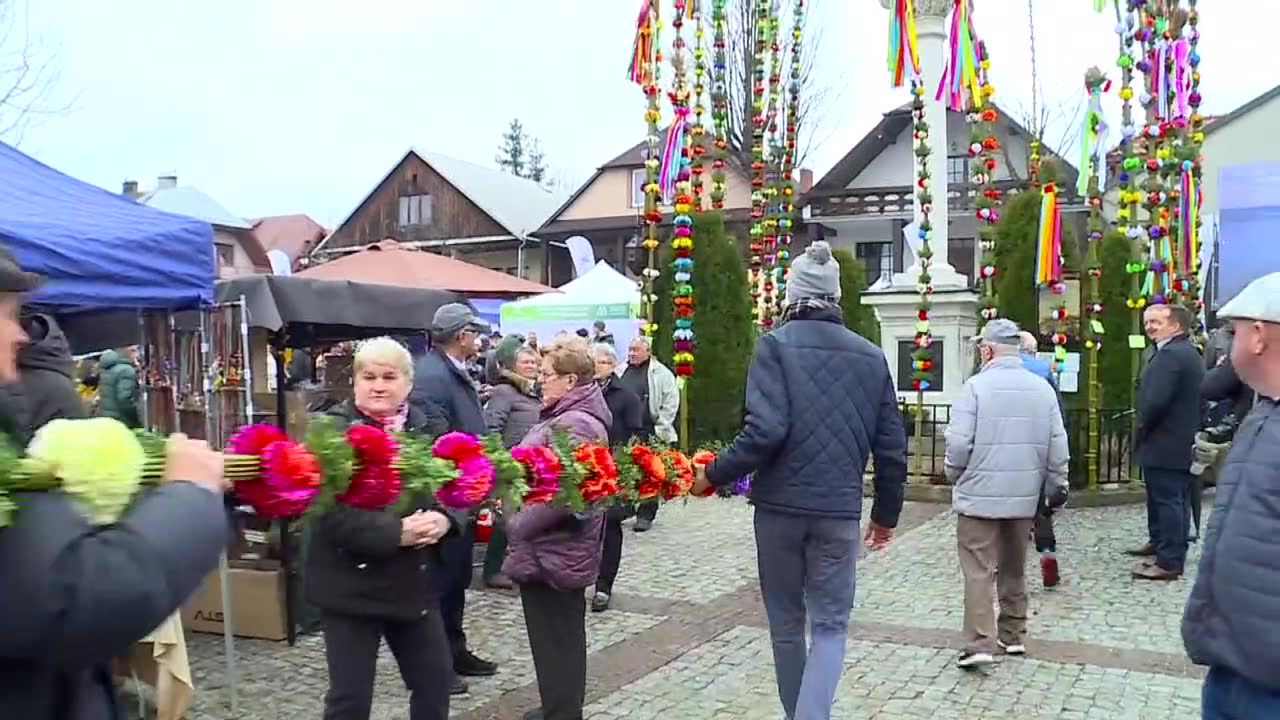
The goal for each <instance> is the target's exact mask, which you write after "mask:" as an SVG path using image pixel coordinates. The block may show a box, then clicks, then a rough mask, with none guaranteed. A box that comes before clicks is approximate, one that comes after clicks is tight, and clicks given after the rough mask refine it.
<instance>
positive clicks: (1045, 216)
mask: <svg viewBox="0 0 1280 720" xmlns="http://www.w3.org/2000/svg"><path fill="white" fill-rule="evenodd" d="M1040 192H1041V198H1040V224H1039V231H1038V233H1037V235H1036V279H1035V282H1036V286H1037V287H1038V288H1040V289H1041V291H1043V290H1045V289H1048V290H1049V292H1051V293H1053V295H1055V296H1057V300H1056V301H1055V302H1054V304H1053V307H1052V308H1051V309H1050V311H1049V317H1050V319H1051V320H1052V321H1053V331H1052V332H1051V333H1050V334H1049V339H1050V340H1051V341H1052V342H1053V370H1054V372H1055V373H1057V372H1061V371H1062V367H1063V363H1064V362H1065V361H1066V359H1067V319H1068V317H1069V315H1070V313H1069V312H1068V311H1067V305H1066V303H1065V302H1064V301H1063V297H1064V295H1065V294H1066V289H1067V288H1066V285H1065V284H1063V282H1062V208H1061V207H1060V206H1059V202H1058V187H1057V185H1055V184H1054V183H1045V185H1044V187H1043V188H1041V190H1040Z"/></svg>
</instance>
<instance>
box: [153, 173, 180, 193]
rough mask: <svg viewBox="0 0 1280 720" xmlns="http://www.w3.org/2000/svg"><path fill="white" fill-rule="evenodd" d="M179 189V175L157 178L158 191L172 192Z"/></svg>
mask: <svg viewBox="0 0 1280 720" xmlns="http://www.w3.org/2000/svg"><path fill="white" fill-rule="evenodd" d="M176 187H178V176H177V175H161V176H160V177H158V178H156V190H172V189H174V188H176Z"/></svg>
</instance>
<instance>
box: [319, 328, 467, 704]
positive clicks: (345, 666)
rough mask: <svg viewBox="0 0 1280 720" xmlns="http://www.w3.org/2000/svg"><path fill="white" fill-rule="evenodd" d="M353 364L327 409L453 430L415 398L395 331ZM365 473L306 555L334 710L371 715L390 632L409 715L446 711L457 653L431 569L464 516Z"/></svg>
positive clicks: (404, 426) (408, 428) (384, 424)
mask: <svg viewBox="0 0 1280 720" xmlns="http://www.w3.org/2000/svg"><path fill="white" fill-rule="evenodd" d="M353 373H354V376H355V381H354V382H355V388H354V389H355V392H354V399H353V400H350V401H347V402H344V403H342V404H340V405H338V406H336V407H334V408H332V409H331V410H329V411H328V412H327V413H326V414H327V415H330V416H333V417H336V418H337V419H338V420H339V421H341V422H342V423H344V424H346V425H348V426H359V425H369V426H372V427H375V428H379V429H382V430H386V431H387V432H391V433H397V432H407V433H422V434H426V435H438V434H440V433H442V432H444V431H446V430H447V425H446V423H445V421H444V419H443V418H441V417H439V416H435V417H431V416H428V415H426V414H425V413H423V412H422V411H421V410H419V409H417V408H414V407H412V406H410V405H409V404H408V397H409V390H410V387H411V385H412V377H413V375H412V373H413V360H412V358H411V357H410V356H409V351H408V350H406V349H405V348H404V346H402V345H401V344H400V343H398V342H396V341H395V340H392V339H391V338H387V337H382V338H376V339H374V340H368V341H366V342H364V343H362V344H361V345H360V347H359V349H357V350H356V354H355V358H354V363H353ZM348 437H349V438H351V437H352V436H351V435H350V433H349V434H348ZM379 437H386V436H385V435H380V436H379ZM371 440H372V439H371ZM353 442H354V440H353ZM393 452H394V448H388V449H387V454H388V455H390V454H391V453H393ZM360 480H361V478H360V474H359V472H357V474H356V475H355V476H354V477H353V478H352V479H351V484H350V486H349V488H348V489H347V491H346V493H345V495H344V496H341V497H339V502H338V503H337V504H335V505H334V506H333V507H331V508H329V509H328V510H327V511H325V512H324V514H322V515H320V516H319V517H318V519H317V521H316V525H315V532H314V534H313V536H312V538H311V546H310V553H309V555H308V557H307V573H306V586H307V598H308V600H309V601H310V602H311V603H312V604H313V605H315V606H316V607H317V608H319V609H320V611H321V612H322V613H323V624H324V641H325V657H326V660H327V661H328V669H329V692H328V694H327V695H326V696H325V711H324V717H325V720H368V718H369V713H370V711H371V709H372V706H373V681H374V673H375V668H376V663H377V659H378V646H379V644H380V643H381V641H382V639H383V638H385V639H386V641H387V645H388V646H389V647H390V648H391V652H392V654H393V655H395V658H396V663H397V664H399V666H400V675H401V677H403V678H404V683H405V686H406V687H408V688H409V693H410V695H409V718H410V720H446V719H447V718H448V717H449V694H450V688H451V685H452V682H453V679H454V675H453V663H452V655H451V653H450V651H449V642H448V640H447V638H446V636H445V630H444V624H443V622H442V621H441V615H440V606H439V601H438V598H437V594H436V593H435V592H432V588H431V579H432V575H433V572H434V571H435V570H436V568H437V565H438V564H439V553H438V551H437V546H438V543H439V542H440V541H441V540H442V539H443V538H444V537H445V536H446V535H457V533H458V528H459V526H460V522H459V521H457V520H455V519H454V518H452V517H451V516H450V515H449V514H447V513H445V512H443V511H442V510H441V509H440V506H439V504H438V502H437V501H436V499H435V498H434V497H415V498H413V499H412V502H411V504H410V506H409V507H408V508H407V509H397V507H396V505H395V504H394V503H388V502H387V498H374V497H369V498H361V497H360V494H361V493H362V491H363V490H364V489H365V488H366V487H369V488H371V487H373V484H372V483H368V484H362V483H361V482H360ZM397 485H398V484H397ZM366 508H367V509H366ZM374 508H381V509H374ZM406 512H407V513H408V514H407V515H406V514H405V513H406Z"/></svg>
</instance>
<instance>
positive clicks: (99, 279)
mask: <svg viewBox="0 0 1280 720" xmlns="http://www.w3.org/2000/svg"><path fill="white" fill-rule="evenodd" d="M0 186H3V187H4V192H0V243H3V244H5V245H7V246H8V247H9V248H10V249H11V250H13V253H14V255H16V256H17V258H18V262H19V264H21V265H22V267H23V269H25V270H28V271H30V272H37V273H40V274H41V275H44V276H45V277H46V278H48V282H47V284H46V285H45V286H44V287H43V288H41V289H40V290H39V291H38V292H37V293H36V294H35V295H34V297H33V298H32V301H33V302H36V303H39V304H41V305H45V306H55V307H58V308H60V309H66V310H102V309H109V308H144V309H174V308H186V307H195V306H197V305H201V304H208V303H209V302H211V301H212V300H213V282H214V276H213V272H214V254H213V253H214V250H213V228H211V227H210V226H209V224H208V223H206V222H202V221H200V220H195V219H192V218H188V217H182V216H180V215H171V214H169V213H166V212H162V211H160V210H156V209H154V208H149V207H147V206H145V205H140V204H138V203H136V202H134V201H133V200H130V199H129V198H125V197H121V196H119V195H116V194H114V193H111V192H108V191H106V190H103V189H102V188H99V187H95V186H93V185H90V184H89V183H86V182H82V181H80V180H77V179H75V178H73V177H71V176H69V175H64V174H62V173H61V172H58V171H57V170H54V169H53V168H51V167H48V166H47V165H44V164H42V163H39V162H37V161H36V160H34V159H32V158H30V157H28V156H26V155H24V154H22V153H21V152H19V151H18V150H16V149H14V148H12V147H10V146H8V145H6V144H4V143H2V142H0Z"/></svg>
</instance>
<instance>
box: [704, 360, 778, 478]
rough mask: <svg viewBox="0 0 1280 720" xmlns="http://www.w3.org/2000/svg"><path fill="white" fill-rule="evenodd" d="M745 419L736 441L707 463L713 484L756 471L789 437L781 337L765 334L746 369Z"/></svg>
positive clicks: (708, 474)
mask: <svg viewBox="0 0 1280 720" xmlns="http://www.w3.org/2000/svg"><path fill="white" fill-rule="evenodd" d="M746 409H747V412H746V422H745V424H744V426H743V428H742V431H741V432H739V433H738V437H736V438H734V440H733V444H732V445H730V446H729V449H728V450H725V451H724V453H723V454H721V455H720V457H719V458H718V459H717V460H716V461H715V462H714V463H712V464H711V465H710V466H708V467H707V479H708V480H710V481H711V483H712V484H713V485H728V484H729V483H732V482H734V481H735V480H737V479H738V478H740V477H742V476H743V475H747V474H749V473H752V472H755V470H756V469H757V468H759V467H760V466H761V465H762V464H764V463H765V462H766V461H767V460H769V459H770V458H771V457H773V456H774V455H775V454H776V453H777V452H778V449H779V448H781V447H782V443H783V442H784V441H785V440H786V438H787V428H788V427H790V425H791V405H790V401H789V399H788V397H787V388H786V381H785V378H784V376H783V369H782V363H781V359H780V357H779V353H778V341H777V340H776V339H775V338H773V337H772V336H769V335H765V336H764V337H762V338H760V341H759V342H758V343H757V344H756V352H755V357H753V358H752V359H751V368H750V369H749V370H748V371H747V408H746Z"/></svg>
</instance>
